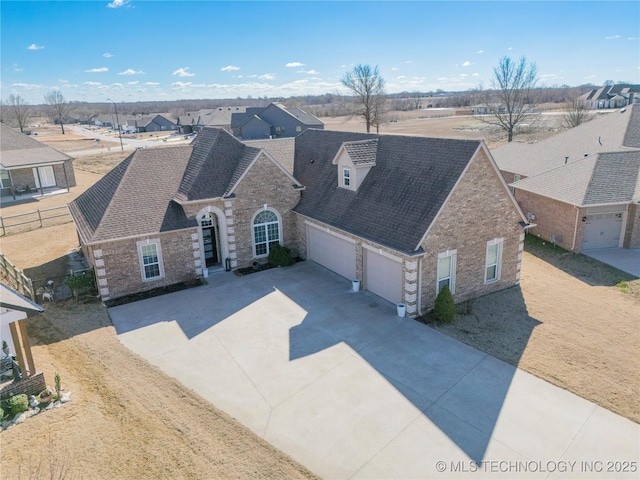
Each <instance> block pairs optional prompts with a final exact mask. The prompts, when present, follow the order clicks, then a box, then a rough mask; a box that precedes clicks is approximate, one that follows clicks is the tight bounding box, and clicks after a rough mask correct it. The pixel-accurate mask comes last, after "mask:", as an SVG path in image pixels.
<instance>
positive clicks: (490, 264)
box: [484, 238, 503, 283]
mask: <svg viewBox="0 0 640 480" xmlns="http://www.w3.org/2000/svg"><path fill="white" fill-rule="evenodd" d="M502 242H503V239H502V238H495V239H493V240H489V241H488V242H487V255H486V259H485V267H484V283H491V282H497V281H498V280H500V269H501V264H502Z"/></svg>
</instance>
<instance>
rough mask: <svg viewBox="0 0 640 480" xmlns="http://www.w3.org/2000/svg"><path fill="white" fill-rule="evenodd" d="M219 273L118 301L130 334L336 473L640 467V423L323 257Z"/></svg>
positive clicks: (114, 314)
mask: <svg viewBox="0 0 640 480" xmlns="http://www.w3.org/2000/svg"><path fill="white" fill-rule="evenodd" d="M207 281H208V285H205V286H200V287H197V288H192V289H189V290H183V291H180V292H176V293H172V294H168V295H164V296H161V297H154V298H149V299H146V300H141V301H138V302H134V303H130V304H126V305H121V306H118V307H113V308H110V309H109V314H110V316H111V319H112V321H113V324H114V326H115V328H116V332H117V334H118V337H119V339H120V341H121V342H122V343H123V344H124V345H125V346H127V347H128V348H129V349H131V350H132V351H134V352H136V353H138V354H139V355H141V356H142V357H143V358H145V359H147V360H148V361H149V362H150V363H152V364H154V365H156V366H158V367H159V368H161V369H162V370H163V371H164V372H166V373H167V374H169V375H170V376H172V377H174V378H176V379H177V380H178V381H180V382H181V383H182V384H183V385H185V387H187V388H190V389H192V390H194V391H195V392H197V393H198V394H199V395H201V396H202V397H203V398H205V399H206V400H208V401H210V402H212V403H213V404H215V405H216V406H217V407H219V408H221V409H222V410H224V411H225V412H227V413H228V414H230V415H231V416H233V417H235V418H236V419H238V420H239V421H240V422H242V423H243V424H244V425H246V426H247V427H249V428H250V429H251V430H253V431H254V432H255V433H257V434H258V435H260V436H261V437H263V438H265V439H266V440H267V441H269V442H270V443H272V444H273V445H275V446H276V447H278V448H280V449H281V450H283V451H284V452H286V453H288V454H289V455H291V456H292V457H293V458H294V459H296V460H297V461H299V462H300V463H302V464H303V465H305V466H307V467H308V468H310V469H311V470H312V471H314V472H316V473H317V474H319V475H320V476H322V477H324V478H331V479H342V478H363V479H364V478H371V479H373V478H376V479H382V478H389V479H398V478H425V479H431V478H504V479H516V478H545V479H546V478H550V479H562V478H638V468H640V467H639V465H638V462H639V461H640V426H639V425H638V424H636V423H634V422H631V421H630V420H627V419H625V418H623V417H621V416H619V415H616V414H613V413H611V412H609V411H607V410H605V409H603V408H601V407H599V406H597V405H595V404H593V403H591V402H588V401H587V400H585V399H583V398H580V397H578V396H576V395H574V394H572V393H570V392H567V391H565V390H562V389H560V388H558V387H555V386H553V385H551V384H549V383H547V382H545V381H543V380H541V379H539V378H537V377H535V376H533V375H530V374H528V373H526V372H523V371H521V370H518V369H516V368H514V367H512V366H511V365H508V364H506V363H504V362H502V361H500V360H497V359H495V358H493V357H491V356H489V355H487V354H485V353H482V352H480V351H478V350H475V349H473V348H471V347H469V346H467V345H464V344H462V343H460V342H458V341H456V340H453V339H451V338H449V337H447V336H445V335H443V334H441V333H439V332H437V331H435V330H433V329H432V328H430V327H428V326H426V325H423V324H421V323H418V322H416V321H415V320H412V319H410V318H398V317H397V314H396V308H395V305H392V304H391V303H389V302H387V301H385V300H383V299H382V298H380V297H378V296H376V295H373V294H371V293H369V292H362V291H361V292H352V291H351V282H350V281H349V280H346V279H344V278H342V277H340V276H338V275H336V274H334V273H332V272H330V271H328V270H326V269H324V268H323V267H321V266H319V265H317V264H315V263H313V262H310V261H306V262H300V263H297V264H296V265H294V266H292V267H287V268H275V269H270V270H266V271H262V272H258V273H254V274H251V275H247V276H244V277H239V276H236V275H234V274H231V273H222V272H221V273H216V274H212V275H210V276H209V278H208V279H207ZM630 381H631V380H630ZM633 462H635V464H634V463H633ZM633 465H635V467H633Z"/></svg>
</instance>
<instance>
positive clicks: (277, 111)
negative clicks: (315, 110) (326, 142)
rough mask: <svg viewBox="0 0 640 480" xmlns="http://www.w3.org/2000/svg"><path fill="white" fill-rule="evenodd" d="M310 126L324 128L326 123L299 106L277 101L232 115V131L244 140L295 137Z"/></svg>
mask: <svg viewBox="0 0 640 480" xmlns="http://www.w3.org/2000/svg"><path fill="white" fill-rule="evenodd" d="M308 128H314V129H323V128H324V123H323V122H322V121H321V120H320V119H318V118H316V117H314V116H313V115H311V114H309V113H307V112H305V111H303V110H301V109H299V108H297V107H286V106H284V105H282V104H281V103H277V102H276V103H271V104H270V105H268V106H266V107H264V108H262V107H258V108H247V109H246V111H245V112H244V113H234V114H233V115H232V117H231V131H232V133H233V135H235V136H236V137H238V138H240V139H242V140H253V139H265V138H284V137H295V136H297V135H300V134H301V133H302V132H304V131H305V130H307V129H308Z"/></svg>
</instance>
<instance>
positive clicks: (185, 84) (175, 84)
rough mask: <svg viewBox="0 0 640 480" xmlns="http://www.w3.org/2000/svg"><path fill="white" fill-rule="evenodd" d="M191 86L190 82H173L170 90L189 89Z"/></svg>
mask: <svg viewBox="0 0 640 480" xmlns="http://www.w3.org/2000/svg"><path fill="white" fill-rule="evenodd" d="M191 85H193V84H192V83H191V82H173V83H172V84H171V88H173V89H176V88H187V87H190V86H191Z"/></svg>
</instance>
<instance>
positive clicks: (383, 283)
mask: <svg viewBox="0 0 640 480" xmlns="http://www.w3.org/2000/svg"><path fill="white" fill-rule="evenodd" d="M364 252H365V285H364V287H365V289H367V290H369V291H370V292H373V293H375V294H376V295H379V296H381V297H382V298H384V299H385V300H389V301H390V302H393V303H399V302H401V301H402V262H401V261H398V260H396V259H393V258H390V257H387V256H385V255H381V254H380V253H378V252H374V251H372V250H368V249H366V250H365V251H364Z"/></svg>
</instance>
